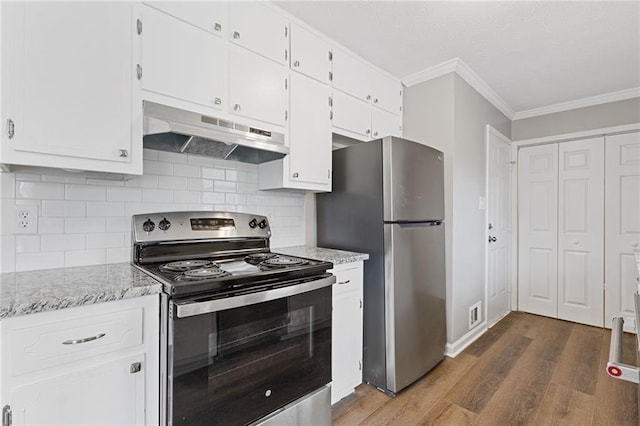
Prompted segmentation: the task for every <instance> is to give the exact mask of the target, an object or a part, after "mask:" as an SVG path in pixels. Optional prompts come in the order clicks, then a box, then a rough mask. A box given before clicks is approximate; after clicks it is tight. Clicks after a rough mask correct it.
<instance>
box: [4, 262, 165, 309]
mask: <svg viewBox="0 0 640 426" xmlns="http://www.w3.org/2000/svg"><path fill="white" fill-rule="evenodd" d="M161 291H162V285H161V284H160V283H159V282H158V281H156V280H154V279H153V278H151V277H149V276H148V275H146V274H145V273H143V272H141V271H139V270H138V269H136V268H134V267H133V266H131V265H130V264H128V263H116V264H108V265H95V266H80V267H73V268H60V269H45V270H40V271H26V272H16V273H4V274H0V319H2V318H9V317H13V316H18V315H27V314H34V313H37V312H44V311H54V310H57V309H64V308H71V307H74V306H83V305H91V304H94V303H99V302H110V301H113V300H120V299H128V298H132V297H139V296H146V295H149V294H158V293H160V292H161Z"/></svg>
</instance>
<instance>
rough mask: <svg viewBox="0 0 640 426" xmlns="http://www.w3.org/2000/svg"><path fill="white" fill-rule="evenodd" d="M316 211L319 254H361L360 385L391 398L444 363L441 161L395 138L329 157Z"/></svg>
mask: <svg viewBox="0 0 640 426" xmlns="http://www.w3.org/2000/svg"><path fill="white" fill-rule="evenodd" d="M316 203H317V226H318V228H317V239H318V245H319V246H321V247H331V248H338V249H344V250H351V251H358V252H365V253H369V260H367V261H365V262H364V307H363V309H364V312H363V315H364V336H363V337H364V347H363V379H364V381H365V382H368V383H370V384H372V385H374V386H376V387H377V388H379V389H380V390H382V391H384V392H386V393H387V394H390V395H395V394H396V393H397V392H399V391H400V390H401V389H403V388H405V387H407V386H408V385H410V384H411V383H413V382H414V381H416V380H417V379H419V378H420V377H421V376H423V375H424V374H425V373H427V372H428V371H429V370H431V369H432V368H433V367H434V366H435V365H436V364H437V363H438V362H440V361H441V360H442V359H443V357H444V349H445V343H446V319H445V293H446V290H445V262H444V259H445V248H444V172H443V154H442V152H440V151H438V150H436V149H433V148H431V147H428V146H425V145H422V144H419V143H416V142H412V141H408V140H405V139H400V138H394V137H386V138H383V139H378V140H375V141H371V142H366V143H361V144H358V145H354V146H350V147H347V148H342V149H339V150H336V151H334V152H333V191H332V192H331V193H326V194H318V195H317V196H316ZM339 326H340V325H339V324H336V325H335V327H339ZM336 349H337V350H340V349H339V348H336Z"/></svg>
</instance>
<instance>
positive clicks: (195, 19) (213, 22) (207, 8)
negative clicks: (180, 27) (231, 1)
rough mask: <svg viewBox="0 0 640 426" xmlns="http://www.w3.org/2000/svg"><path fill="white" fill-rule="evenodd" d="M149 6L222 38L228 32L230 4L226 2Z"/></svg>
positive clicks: (155, 4) (173, 2)
mask: <svg viewBox="0 0 640 426" xmlns="http://www.w3.org/2000/svg"><path fill="white" fill-rule="evenodd" d="M148 4H149V5H150V6H151V7H154V8H156V9H159V10H162V11H164V12H166V13H168V14H169V15H171V16H174V17H176V18H179V19H181V20H183V21H185V22H188V23H190V24H192V25H195V26H196V27H198V28H200V29H203V30H205V31H209V32H210V33H212V34H215V35H217V36H220V37H222V34H223V31H226V30H227V28H226V27H227V11H228V3H227V2H225V1H211V2H203V1H199V2H197V1H196V2H194V1H184V2H177V1H166V2H165V1H159V2H153V3H148Z"/></svg>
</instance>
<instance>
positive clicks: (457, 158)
mask: <svg viewBox="0 0 640 426" xmlns="http://www.w3.org/2000/svg"><path fill="white" fill-rule="evenodd" d="M403 113H404V118H403V129H404V136H405V137H406V138H408V139H413V140H416V141H419V142H422V143H425V144H427V145H430V146H433V147H435V148H438V149H440V150H442V151H443V152H444V153H445V226H446V240H445V244H446V247H445V250H446V257H447V259H446V273H447V340H448V342H449V343H454V342H455V341H457V340H458V339H460V338H461V337H462V336H464V335H465V334H466V333H467V332H468V331H469V329H468V314H469V312H468V309H469V307H470V306H471V305H472V304H473V303H475V302H477V301H478V300H482V301H483V306H484V291H485V284H484V276H485V271H484V270H485V260H484V259H485V250H486V244H485V241H484V235H485V226H486V219H485V211H484V210H480V209H479V208H478V202H479V197H480V196H484V195H485V191H486V184H485V174H486V160H485V158H486V152H485V150H486V148H485V131H486V127H485V126H486V125H487V124H491V125H492V126H494V127H495V128H497V129H498V130H499V131H500V132H502V133H503V134H505V135H507V136H509V135H510V133H511V128H510V126H511V122H510V120H509V119H508V118H507V117H505V116H504V115H503V114H502V113H501V112H500V111H499V110H497V109H496V108H495V107H493V105H491V104H490V103H489V102H488V101H487V100H486V99H485V98H484V97H483V96H482V95H480V94H479V93H478V92H476V91H475V90H474V89H473V88H472V87H471V86H469V85H468V84H467V83H466V82H465V81H464V80H463V79H462V78H460V77H459V76H458V75H457V74H455V73H450V74H446V75H444V76H441V77H438V78H435V79H433V80H429V81H426V82H423V83H419V84H417V85H415V86H411V87H407V88H405V90H404V105H403ZM484 310H485V309H483V315H484Z"/></svg>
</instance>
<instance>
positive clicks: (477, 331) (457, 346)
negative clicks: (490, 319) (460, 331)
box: [444, 321, 487, 358]
mask: <svg viewBox="0 0 640 426" xmlns="http://www.w3.org/2000/svg"><path fill="white" fill-rule="evenodd" d="M486 331H487V322H486V321H483V322H481V323H480V324H478V326H477V327H475V328H474V329H473V330H470V331H469V332H468V333H467V334H465V335H464V336H462V337H461V338H459V339H458V340H456V341H455V342H453V343H447V345H446V346H445V349H444V354H445V355H446V356H448V357H449V358H455V357H457V356H458V355H459V354H460V352H462V351H464V350H465V349H467V347H468V346H469V345H470V344H472V343H473V342H475V341H476V340H478V338H479V337H480V336H482V335H483V334H484V333H485V332H486Z"/></svg>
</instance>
